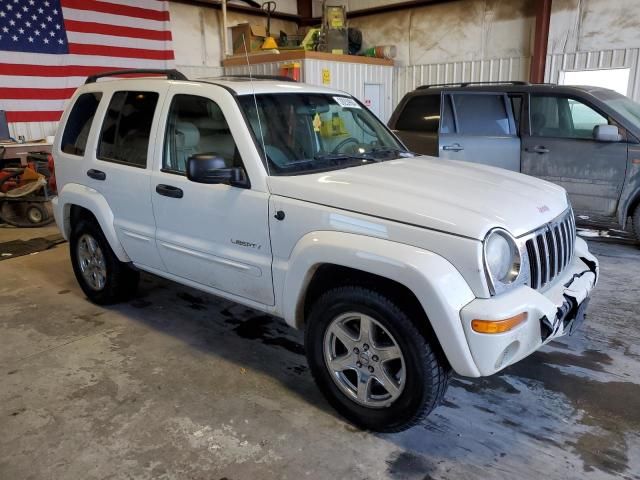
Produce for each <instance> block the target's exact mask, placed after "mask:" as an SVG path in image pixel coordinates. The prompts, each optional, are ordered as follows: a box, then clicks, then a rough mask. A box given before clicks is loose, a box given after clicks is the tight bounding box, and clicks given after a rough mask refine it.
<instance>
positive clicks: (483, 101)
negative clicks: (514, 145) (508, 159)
mask: <svg viewBox="0 0 640 480" xmlns="http://www.w3.org/2000/svg"><path fill="white" fill-rule="evenodd" d="M453 105H454V107H455V111H456V119H457V120H458V133H460V134H463V135H478V136H504V135H511V134H512V132H511V128H510V126H509V114H508V112H507V108H506V105H505V97H504V95H494V94H488V95H487V94H455V95H453Z"/></svg>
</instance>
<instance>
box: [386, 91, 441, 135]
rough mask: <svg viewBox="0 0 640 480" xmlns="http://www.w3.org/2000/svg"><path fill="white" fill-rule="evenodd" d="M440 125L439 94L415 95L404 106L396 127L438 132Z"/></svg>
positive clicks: (415, 130)
mask: <svg viewBox="0 0 640 480" xmlns="http://www.w3.org/2000/svg"><path fill="white" fill-rule="evenodd" d="M439 126H440V94H439V93H438V94H435V95H416V96H415V97H412V98H411V99H410V100H409V101H408V102H407V104H406V105H405V107H404V110H403V111H402V113H401V114H400V118H398V123H397V125H396V129H398V130H405V131H412V132H425V133H438V128H439Z"/></svg>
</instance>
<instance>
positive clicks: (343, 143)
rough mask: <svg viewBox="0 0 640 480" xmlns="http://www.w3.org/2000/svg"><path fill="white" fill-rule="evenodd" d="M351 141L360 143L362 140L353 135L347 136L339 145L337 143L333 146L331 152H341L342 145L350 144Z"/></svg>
mask: <svg viewBox="0 0 640 480" xmlns="http://www.w3.org/2000/svg"><path fill="white" fill-rule="evenodd" d="M350 143H355V144H356V145H360V142H359V141H358V139H357V138H353V137H349V138H345V139H344V140H342V141H341V142H340V143H339V144H338V145H336V146H335V147H334V148H333V150H331V153H341V152H340V150H341V149H342V147H344V146H346V145H349V144H350Z"/></svg>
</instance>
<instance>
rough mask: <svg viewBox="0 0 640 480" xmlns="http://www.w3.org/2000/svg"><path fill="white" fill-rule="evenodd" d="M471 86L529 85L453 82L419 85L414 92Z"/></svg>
mask: <svg viewBox="0 0 640 480" xmlns="http://www.w3.org/2000/svg"><path fill="white" fill-rule="evenodd" d="M473 85H529V82H522V81H518V80H502V81H500V80H499V81H495V82H454V83H434V84H432V85H421V86H419V87H418V88H416V90H424V89H427V88H436V87H470V86H473Z"/></svg>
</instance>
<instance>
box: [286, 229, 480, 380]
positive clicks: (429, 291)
mask: <svg viewBox="0 0 640 480" xmlns="http://www.w3.org/2000/svg"><path fill="white" fill-rule="evenodd" d="M286 263H287V265H286V267H285V276H284V282H283V286H282V291H281V301H282V303H281V305H283V317H284V319H285V321H286V322H287V323H289V324H290V325H292V326H295V327H301V326H302V325H303V324H304V318H303V310H304V309H303V306H304V299H305V294H306V290H307V287H308V285H309V283H310V281H311V279H312V278H313V275H314V273H315V272H316V270H317V268H318V267H319V266H321V265H323V264H333V265H339V266H344V267H349V268H354V269H357V270H361V271H363V272H367V273H371V274H375V275H379V276H382V277H385V278H388V279H390V280H394V281H396V282H398V283H400V284H401V285H404V286H405V287H407V288H408V289H409V290H411V292H413V294H414V295H415V296H416V298H417V299H418V301H419V302H420V304H421V305H422V308H423V309H424V311H425V312H426V314H427V317H428V319H429V322H430V323H431V326H432V328H433V330H434V332H435V334H436V337H437V340H438V341H439V342H440V345H441V346H442V349H443V350H444V352H445V355H446V356H447V359H448V360H449V363H450V365H451V366H452V368H453V369H454V370H455V371H456V372H457V373H459V374H460V375H465V376H471V377H477V376H479V371H478V369H477V367H476V364H475V362H474V361H473V358H472V356H471V352H470V350H469V346H468V344H467V340H466V336H465V334H464V330H463V328H462V321H461V319H460V310H461V309H462V307H464V306H465V305H466V304H468V303H469V302H471V301H472V300H474V299H475V295H474V294H473V292H472V291H471V289H470V288H469V285H468V284H467V282H466V281H465V280H464V278H463V277H462V275H461V274H460V272H458V270H456V268H455V267H454V266H453V265H452V264H451V263H449V262H448V261H447V260H446V259H444V258H443V257H441V256H439V255H437V254H435V253H433V252H430V251H428V250H424V249H421V248H417V247H413V246H410V245H405V244H401V243H396V242H392V241H389V240H385V239H380V238H375V237H367V236H363V235H357V234H351V233H342V232H333V231H321V232H312V233H309V234H307V235H305V236H304V237H302V238H301V239H300V240H299V241H298V243H297V244H296V246H295V247H294V249H293V251H292V253H291V255H290V257H289V260H288V262H286Z"/></svg>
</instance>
